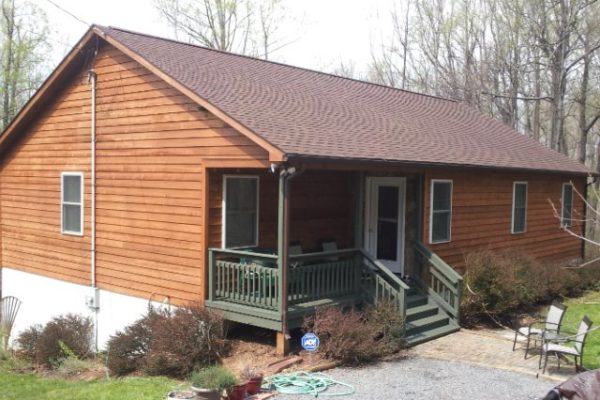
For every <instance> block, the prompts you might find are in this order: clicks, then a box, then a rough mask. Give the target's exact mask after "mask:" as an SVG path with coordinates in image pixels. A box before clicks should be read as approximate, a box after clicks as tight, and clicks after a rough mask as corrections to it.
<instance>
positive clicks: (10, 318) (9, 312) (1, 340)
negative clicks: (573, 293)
mask: <svg viewBox="0 0 600 400" xmlns="http://www.w3.org/2000/svg"><path fill="white" fill-rule="evenodd" d="M20 307H21V300H19V299H18V298H16V297H14V296H7V297H3V298H2V299H0V345H1V346H2V348H3V349H4V350H6V349H7V348H8V338H9V337H10V333H11V331H12V327H13V325H14V323H15V319H16V318H17V313H18V312H19V308H20Z"/></svg>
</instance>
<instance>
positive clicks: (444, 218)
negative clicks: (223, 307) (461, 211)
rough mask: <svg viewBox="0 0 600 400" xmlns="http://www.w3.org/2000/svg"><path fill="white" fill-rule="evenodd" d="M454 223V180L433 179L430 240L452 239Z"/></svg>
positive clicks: (433, 241)
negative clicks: (452, 225)
mask: <svg viewBox="0 0 600 400" xmlns="http://www.w3.org/2000/svg"><path fill="white" fill-rule="evenodd" d="M451 224H452V181H451V180H441V179H433V180H432V181H431V203H430V215H429V242H430V243H444V242H449V241H450V232H451Z"/></svg>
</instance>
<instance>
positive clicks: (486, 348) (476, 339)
mask: <svg viewBox="0 0 600 400" xmlns="http://www.w3.org/2000/svg"><path fill="white" fill-rule="evenodd" d="M513 338H514V333H513V332H512V331H510V330H508V329H497V330H492V329H479V330H470V329H461V330H460V331H459V332H456V333H453V334H451V335H448V336H445V337H442V338H439V339H437V340H433V341H431V342H427V343H423V344H421V345H418V346H415V347H414V348H412V349H410V352H411V353H412V354H414V355H418V356H420V357H426V358H433V359H438V360H447V361H457V362H463V363H468V364H473V365H478V366H482V367H488V368H495V369H499V370H506V371H512V372H518V373H522V374H526V375H530V376H535V377H538V378H541V379H548V380H552V381H556V382H562V381H564V380H566V379H568V378H569V377H571V376H572V375H574V373H575V371H574V367H573V364H572V363H569V362H566V361H563V360H561V368H560V370H558V368H557V364H556V361H555V360H553V359H549V360H548V367H547V368H546V373H545V374H542V370H541V369H538V361H539V349H534V350H533V351H531V349H530V353H529V355H528V357H527V359H524V358H523V355H524V354H525V347H524V346H525V342H524V341H520V342H517V348H516V349H515V351H512V346H513ZM532 344H533V343H532Z"/></svg>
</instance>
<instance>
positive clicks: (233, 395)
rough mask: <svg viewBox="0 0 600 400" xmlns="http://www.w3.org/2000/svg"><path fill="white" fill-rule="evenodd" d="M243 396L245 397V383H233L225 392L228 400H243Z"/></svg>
mask: <svg viewBox="0 0 600 400" xmlns="http://www.w3.org/2000/svg"><path fill="white" fill-rule="evenodd" d="M244 397H246V384H245V383H242V384H239V385H235V386H234V387H232V388H231V390H229V391H228V392H227V398H228V399H229V400H244Z"/></svg>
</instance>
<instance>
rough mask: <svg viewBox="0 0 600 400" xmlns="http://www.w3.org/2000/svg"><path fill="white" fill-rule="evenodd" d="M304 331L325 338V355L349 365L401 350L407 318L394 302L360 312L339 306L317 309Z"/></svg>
mask: <svg viewBox="0 0 600 400" xmlns="http://www.w3.org/2000/svg"><path fill="white" fill-rule="evenodd" d="M304 330H305V331H312V332H314V333H315V334H316V335H317V336H319V339H320V341H321V345H320V349H321V350H322V353H323V354H324V355H325V357H327V358H330V359H333V360H338V361H341V362H343V363H345V364H360V363H364V362H368V361H373V360H376V359H378V358H381V357H384V356H387V355H390V354H393V353H395V352H397V351H398V350H399V349H400V348H401V345H402V336H403V332H404V321H403V319H402V317H401V316H400V314H399V313H398V311H397V310H396V309H395V308H394V307H393V306H392V305H390V304H387V303H380V304H379V305H377V306H374V307H370V308H367V309H366V310H363V311H359V310H356V309H351V310H348V311H344V310H342V309H340V308H338V307H333V306H332V307H324V308H321V309H317V310H316V312H315V315H314V316H311V317H307V318H306V319H305V322H304Z"/></svg>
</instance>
